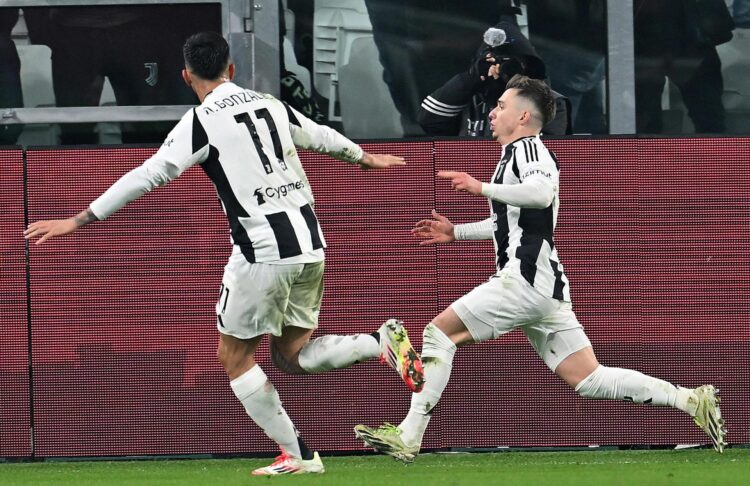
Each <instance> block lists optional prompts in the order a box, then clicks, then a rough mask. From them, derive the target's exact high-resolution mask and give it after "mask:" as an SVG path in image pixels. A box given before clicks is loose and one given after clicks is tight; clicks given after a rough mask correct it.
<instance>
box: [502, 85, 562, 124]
mask: <svg viewBox="0 0 750 486" xmlns="http://www.w3.org/2000/svg"><path fill="white" fill-rule="evenodd" d="M505 89H517V90H518V96H522V97H523V98H525V99H527V100H529V101H531V102H532V103H533V104H534V106H535V107H536V109H537V110H539V114H540V115H541V116H542V126H544V125H546V124H547V123H549V122H551V121H552V119H553V118H555V111H556V110H555V97H554V96H552V90H551V89H549V86H547V84H546V83H545V82H544V81H542V80H539V79H531V78H529V77H528V76H523V75H521V74H516V75H515V76H513V77H512V78H510V81H508V84H507V85H505Z"/></svg>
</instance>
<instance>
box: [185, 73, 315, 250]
mask: <svg viewBox="0 0 750 486" xmlns="http://www.w3.org/2000/svg"><path fill="white" fill-rule="evenodd" d="M240 92H241V93H243V96H241V97H240V96H238V95H237V93H240ZM217 100H218V101H217ZM227 100H229V101H227ZM241 100H250V101H247V102H245V103H236V105H230V102H231V101H241ZM217 107H218V108H217ZM300 117H301V115H299V114H297V113H296V112H294V111H293V110H291V109H290V108H289V107H288V106H285V105H284V104H283V103H281V102H279V101H278V100H276V99H274V98H271V97H268V96H260V95H258V94H256V93H254V92H252V91H248V90H244V89H242V88H240V87H238V86H236V85H233V84H231V83H224V84H222V85H220V86H219V87H217V88H216V89H215V90H214V91H213V92H212V93H211V94H210V95H208V96H207V97H206V99H205V100H204V102H203V104H202V105H201V106H199V107H198V108H196V109H195V110H193V120H192V125H193V133H192V147H193V151H196V150H205V147H206V146H208V147H209V151H208V153H209V155H208V158H207V159H206V160H205V161H203V163H202V164H201V165H202V167H203V170H204V171H205V172H206V174H207V175H208V177H209V178H210V179H211V181H212V182H213V183H214V185H215V186H216V190H217V193H218V195H219V198H220V199H221V202H222V206H223V208H224V211H225V213H226V215H227V219H228V220H229V226H230V229H231V235H232V242H233V243H234V244H235V246H236V247H237V248H238V249H239V251H240V252H241V253H242V254H243V255H244V256H245V258H246V259H247V261H248V262H250V263H255V262H275V261H283V262H285V263H286V262H288V263H303V262H313V261H319V260H322V259H323V252H322V250H323V248H325V239H324V238H323V233H322V231H321V229H320V224H319V223H318V220H317V218H316V216H315V212H314V211H313V204H314V200H313V196H312V192H311V190H310V185H309V182H308V180H307V177H306V176H305V173H304V170H303V169H302V166H301V163H300V161H299V158H298V156H297V151H296V149H295V143H294V141H293V139H292V134H291V132H290V130H288V129H282V128H281V127H287V126H291V125H293V126H295V127H296V128H297V129H298V130H300V129H302V130H304V129H305V128H307V124H309V123H310V122H309V121H308V120H302V119H301V118H300ZM305 122H307V124H306V123H305ZM305 133H306V134H307V136H308V137H309V138H310V139H311V141H315V140H317V138H316V137H315V135H316V133H310V132H307V131H306V132H305ZM321 143H323V144H324V145H327V144H326V143H324V142H321Z"/></svg>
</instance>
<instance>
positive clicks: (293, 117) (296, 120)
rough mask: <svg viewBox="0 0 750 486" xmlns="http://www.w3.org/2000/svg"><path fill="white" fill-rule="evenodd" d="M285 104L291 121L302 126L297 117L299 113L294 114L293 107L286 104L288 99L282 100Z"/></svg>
mask: <svg viewBox="0 0 750 486" xmlns="http://www.w3.org/2000/svg"><path fill="white" fill-rule="evenodd" d="M282 103H283V104H284V109H285V110H286V114H287V116H288V117H289V123H292V124H294V125H297V126H298V127H300V128H302V124H301V123H300V122H299V120H298V119H297V115H295V114H294V112H293V111H292V109H291V107H290V106H289V105H287V104H286V101H282Z"/></svg>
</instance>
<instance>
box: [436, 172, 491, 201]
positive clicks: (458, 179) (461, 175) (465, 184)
mask: <svg viewBox="0 0 750 486" xmlns="http://www.w3.org/2000/svg"><path fill="white" fill-rule="evenodd" d="M437 175H438V177H440V178H442V179H450V181H451V189H455V190H457V191H460V192H468V193H469V194H474V195H477V196H478V195H480V194H482V183H481V182H479V181H478V180H476V179H474V178H473V177H471V176H470V175H469V174H467V173H466V172H453V171H451V170H441V171H440V172H438V174H437Z"/></svg>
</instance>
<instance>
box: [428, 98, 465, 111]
mask: <svg viewBox="0 0 750 486" xmlns="http://www.w3.org/2000/svg"><path fill="white" fill-rule="evenodd" d="M424 101H425V102H426V101H429V102H431V103H432V105H433V106H434V107H435V108H443V109H445V110H448V111H461V110H463V109H464V108H466V107H467V106H469V105H468V104H464V105H449V104H448V103H443V102H442V101H438V100H436V99H435V98H433V97H432V96H428V97H427V98H425V99H424Z"/></svg>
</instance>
